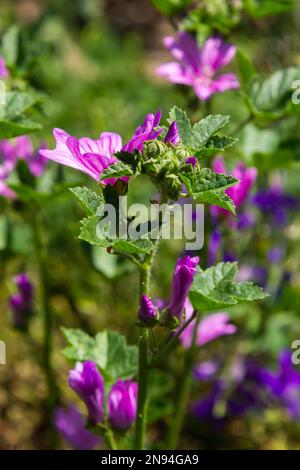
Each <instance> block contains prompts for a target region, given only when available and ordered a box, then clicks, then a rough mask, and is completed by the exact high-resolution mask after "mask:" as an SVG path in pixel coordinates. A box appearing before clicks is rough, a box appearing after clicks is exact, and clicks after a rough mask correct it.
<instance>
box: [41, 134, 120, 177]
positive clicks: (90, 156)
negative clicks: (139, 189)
mask: <svg viewBox="0 0 300 470" xmlns="http://www.w3.org/2000/svg"><path fill="white" fill-rule="evenodd" d="M53 135H54V138H55V141H56V147H55V149H54V150H45V149H42V150H40V155H42V156H43V157H45V158H48V159H49V160H53V161H54V162H56V163H61V164H62V165H66V166H69V167H71V168H74V169H75V170H80V171H82V172H83V173H86V174H87V175H89V176H90V177H91V178H93V179H94V180H96V181H99V180H100V177H101V173H102V172H103V170H105V169H106V168H108V167H109V166H110V165H112V164H113V163H115V162H116V161H117V159H116V158H115V157H113V154H114V153H116V152H118V151H119V150H121V148H122V139H121V137H120V136H119V135H118V134H115V133H114V132H102V134H101V135H100V137H99V139H97V140H92V139H90V138H88V137H83V138H81V139H76V137H73V136H71V135H69V134H68V133H67V132H65V131H63V130H62V129H54V130H53ZM120 179H123V180H124V181H128V178H127V177H122V178H120ZM115 181H116V179H115V178H110V179H108V180H105V181H103V183H104V184H114V183H115Z"/></svg>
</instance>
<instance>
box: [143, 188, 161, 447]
mask: <svg viewBox="0 0 300 470" xmlns="http://www.w3.org/2000/svg"><path fill="white" fill-rule="evenodd" d="M160 202H161V203H162V204H165V203H167V199H166V198H165V197H164V196H163V195H162V196H161V201H160ZM162 219H164V215H163V217H162ZM162 222H163V220H162ZM161 225H162V224H161ZM160 230H161V229H160ZM159 242H160V232H159V234H158V236H157V239H156V240H155V243H154V244H153V248H152V250H151V253H150V254H148V255H146V256H145V259H144V263H143V264H142V266H141V268H140V292H139V294H140V297H139V298H141V296H142V294H146V295H149V290H150V280H151V270H152V265H153V261H154V258H155V255H156V252H157V248H158V245H159ZM148 350H149V330H148V328H145V327H141V329H140V337H139V370H138V403H137V418H136V427H135V449H136V450H140V449H144V441H145V429H146V422H147V396H148V383H149V371H150V368H149V362H148Z"/></svg>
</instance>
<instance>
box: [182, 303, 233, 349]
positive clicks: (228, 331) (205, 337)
mask: <svg viewBox="0 0 300 470" xmlns="http://www.w3.org/2000/svg"><path fill="white" fill-rule="evenodd" d="M185 313H186V320H189V319H190V318H191V316H192V314H193V306H192V304H191V303H190V301H189V300H188V299H187V301H186V304H185ZM229 321H230V317H229V315H228V313H225V312H218V313H212V314H211V315H208V316H206V317H205V318H203V320H201V321H200V322H199V325H198V330H197V336H196V344H197V346H203V345H204V344H206V343H209V342H210V341H213V340H214V339H217V338H219V337H220V336H225V335H233V334H234V333H236V331H237V328H236V326H235V325H233V324H232V323H229ZM194 328H195V326H194V323H193V322H191V323H190V324H189V325H188V326H187V327H186V329H185V330H184V331H183V332H182V334H181V335H180V337H179V339H180V341H181V343H182V345H183V347H184V348H189V347H190V346H191V343H192V338H193V333H194Z"/></svg>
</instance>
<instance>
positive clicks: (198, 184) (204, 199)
mask: <svg viewBox="0 0 300 470" xmlns="http://www.w3.org/2000/svg"><path fill="white" fill-rule="evenodd" d="M179 177H180V179H181V181H182V183H183V184H184V185H185V187H186V189H187V191H188V194H189V196H191V197H192V198H193V199H194V200H195V201H197V202H199V203H202V204H212V205H215V206H219V207H221V208H223V209H226V210H228V211H230V212H233V213H235V206H234V203H233V201H232V200H231V199H230V197H229V196H227V194H226V193H224V191H225V190H226V189H228V188H230V187H231V186H233V185H234V184H236V183H237V182H238V180H237V179H236V178H233V176H227V175H223V174H221V173H214V172H213V171H212V170H210V169H209V168H201V169H200V170H199V171H197V172H195V171H193V172H191V173H181V174H180V175H179Z"/></svg>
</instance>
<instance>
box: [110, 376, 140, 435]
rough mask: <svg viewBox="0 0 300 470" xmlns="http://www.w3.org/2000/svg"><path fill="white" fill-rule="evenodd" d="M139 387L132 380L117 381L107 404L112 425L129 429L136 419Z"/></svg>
mask: <svg viewBox="0 0 300 470" xmlns="http://www.w3.org/2000/svg"><path fill="white" fill-rule="evenodd" d="M137 393H138V385H137V383H136V382H132V381H131V380H117V382H116V383H115V384H114V385H113V386H112V388H111V390H110V392H109V395H108V402H107V409H108V417H109V420H110V422H111V425H112V426H113V427H115V428H119V429H127V428H129V427H130V426H131V425H132V424H133V423H134V421H135V419H136V412H137Z"/></svg>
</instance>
